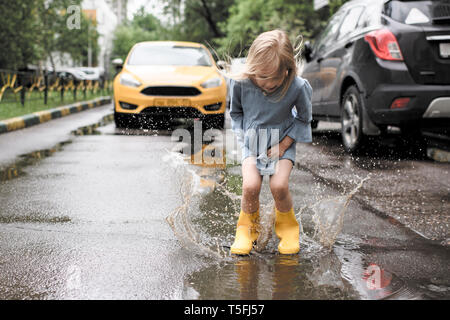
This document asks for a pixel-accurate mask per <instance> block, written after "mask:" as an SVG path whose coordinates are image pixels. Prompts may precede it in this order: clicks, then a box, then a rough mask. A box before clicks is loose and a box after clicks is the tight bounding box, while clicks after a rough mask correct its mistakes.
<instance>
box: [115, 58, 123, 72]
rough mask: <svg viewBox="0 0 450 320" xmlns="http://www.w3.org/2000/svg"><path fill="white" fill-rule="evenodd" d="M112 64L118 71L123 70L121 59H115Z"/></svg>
mask: <svg viewBox="0 0 450 320" xmlns="http://www.w3.org/2000/svg"><path fill="white" fill-rule="evenodd" d="M112 64H113V66H115V67H116V69H117V70H119V69H122V67H123V60H122V59H121V58H117V59H114V60H113V61H112Z"/></svg>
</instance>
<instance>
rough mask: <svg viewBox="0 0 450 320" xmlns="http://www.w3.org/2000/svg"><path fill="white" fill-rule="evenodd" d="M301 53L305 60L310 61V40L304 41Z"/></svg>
mask: <svg viewBox="0 0 450 320" xmlns="http://www.w3.org/2000/svg"><path fill="white" fill-rule="evenodd" d="M303 55H304V57H305V59H306V62H310V61H311V60H312V46H311V42H309V41H306V42H305V47H304V50H303Z"/></svg>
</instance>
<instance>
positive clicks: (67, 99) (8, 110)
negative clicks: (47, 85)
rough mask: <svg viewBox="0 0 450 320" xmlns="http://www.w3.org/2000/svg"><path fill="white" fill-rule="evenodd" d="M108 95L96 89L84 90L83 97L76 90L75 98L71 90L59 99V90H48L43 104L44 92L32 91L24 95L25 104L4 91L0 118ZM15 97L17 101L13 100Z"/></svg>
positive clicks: (17, 97)
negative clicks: (95, 90) (94, 90)
mask: <svg viewBox="0 0 450 320" xmlns="http://www.w3.org/2000/svg"><path fill="white" fill-rule="evenodd" d="M105 95H108V93H107V91H106V90H105V91H103V92H102V91H101V90H99V91H97V93H92V92H86V97H84V95H83V92H77V97H76V99H74V98H73V93H72V92H70V91H69V92H66V93H65V94H64V100H63V101H61V94H60V93H59V92H49V95H48V101H47V104H44V93H40V92H32V93H31V95H29V94H28V93H27V94H26V95H25V105H24V106H22V104H21V103H20V96H19V95H16V96H14V95H13V94H12V93H10V92H5V95H4V96H3V99H2V101H0V120H4V119H9V118H14V117H18V116H23V115H26V114H30V113H33V112H37V111H42V110H48V109H52V108H56V107H60V106H64V105H68V104H71V103H74V102H79V101H87V100H92V99H95V98H98V97H101V96H105ZM16 99H17V101H15V100H16Z"/></svg>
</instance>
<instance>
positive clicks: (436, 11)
mask: <svg viewBox="0 0 450 320" xmlns="http://www.w3.org/2000/svg"><path fill="white" fill-rule="evenodd" d="M384 14H385V15H387V16H389V17H391V18H392V19H394V20H396V21H399V22H402V23H406V24H427V25H430V24H432V23H446V24H448V23H449V22H450V3H449V2H448V1H444V0H437V1H431V0H428V1H395V0H392V1H389V2H387V3H386V4H385V5H384Z"/></svg>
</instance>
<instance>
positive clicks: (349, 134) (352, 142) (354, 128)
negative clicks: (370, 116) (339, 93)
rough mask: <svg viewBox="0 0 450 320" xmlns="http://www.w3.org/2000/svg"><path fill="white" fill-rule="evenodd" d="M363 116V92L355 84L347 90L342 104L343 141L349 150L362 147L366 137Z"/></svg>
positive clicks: (345, 147)
mask: <svg viewBox="0 0 450 320" xmlns="http://www.w3.org/2000/svg"><path fill="white" fill-rule="evenodd" d="M362 117H363V112H362V103H361V94H360V92H359V91H358V88H357V87H356V86H354V85H353V86H350V87H349V88H348V89H347V90H346V91H345V94H344V97H343V99H342V105H341V134H342V143H343V145H344V149H345V151H347V152H355V151H358V150H360V149H361V146H362V144H363V142H364V138H365V137H364V134H363V132H362V123H363V119H362Z"/></svg>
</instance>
